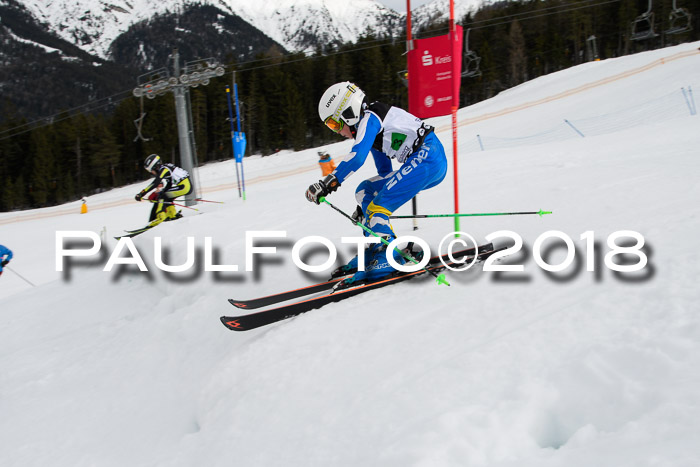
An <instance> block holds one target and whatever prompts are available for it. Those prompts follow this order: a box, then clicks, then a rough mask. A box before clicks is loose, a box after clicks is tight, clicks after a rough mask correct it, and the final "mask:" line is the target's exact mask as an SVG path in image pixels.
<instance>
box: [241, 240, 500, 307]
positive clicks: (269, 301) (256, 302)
mask: <svg viewBox="0 0 700 467" xmlns="http://www.w3.org/2000/svg"><path fill="white" fill-rule="evenodd" d="M492 249H493V245H492V244H491V243H488V244H486V245H480V246H479V252H480V253H483V252H486V251H489V250H492ZM473 254H474V248H467V249H465V250H461V251H457V252H455V253H453V255H452V256H453V257H463V256H471V255H473ZM442 259H443V261H449V260H450V259H449V255H442ZM434 264H440V256H438V255H436V256H433V257H432V258H430V261H429V262H428V266H430V265H434ZM355 272H356V271H348V273H347V274H346V275H344V276H340V277H333V278H331V279H329V280H328V281H326V282H320V283H318V284H314V285H309V286H307V287H300V288H298V289H293V290H288V291H286V292H280V293H277V294H273V295H268V296H265V297H260V298H254V299H251V300H237V299H234V298H231V299H229V303H231V305H233V306H235V307H237V308H241V309H244V310H254V309H256V308H262V307H264V306H269V305H275V304H277V303H280V302H285V301H287V300H292V299H295V298H300V297H304V296H307V295H313V294H316V293H320V292H324V291H326V290H330V289H332V288H333V287H335V285H336V284H337V283H338V282H340V281H342V280H343V279H344V278H345V277H347V276H348V275H352V274H354V273H355Z"/></svg>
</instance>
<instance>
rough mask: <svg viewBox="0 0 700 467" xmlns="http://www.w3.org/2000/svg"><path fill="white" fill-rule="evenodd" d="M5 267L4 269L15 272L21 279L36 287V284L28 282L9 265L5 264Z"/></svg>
mask: <svg viewBox="0 0 700 467" xmlns="http://www.w3.org/2000/svg"><path fill="white" fill-rule="evenodd" d="M5 268H6V269H9V270H10V271H12V272H14V273H15V274H17V276H18V277H19V278H20V279H22V280H23V281H24V282H26V283H27V284H29V285H31V286H32V287H36V285H34V284H32V283H31V282H29V281H28V280H27V279H26V278H25V277H24V276H22V274H20V273H18V272H17V271H15V270H14V269H11V268H10V266H5Z"/></svg>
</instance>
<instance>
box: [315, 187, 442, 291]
mask: <svg viewBox="0 0 700 467" xmlns="http://www.w3.org/2000/svg"><path fill="white" fill-rule="evenodd" d="M319 202H321V203H326V204H327V205H328V206H330V207H332V208H333V209H335V210H336V211H338V212H339V213H340V214H342V215H343V216H345V217H347V218H348V219H349V220H350V222H352V223H353V224H355V225H359V226H360V227H362V229H363V230H364V231H365V232H367V233H368V234H370V235H373V236H375V237H377V238H378V239H379V240H381V241H382V243H384V244H385V245H386V246H387V247H388V246H389V241H387V239H385V238H384V237H382V236H381V235H378V234H376V233H375V232H374V231H373V230H372V229H370V228H369V227H367V226H365V225H364V224H362V223H361V222H357V221H356V220H355V219H353V218H352V217H350V216H349V215H347V214H346V213H345V212H343V211H342V210H341V209H339V208H338V207H336V206H334V205H333V204H331V203H330V202H329V201H328V200H327V199H326V198H324V197H321V198H319ZM394 251H396V252H398V253H399V254H400V255H401V256H403V257H404V258H405V259H406V260H407V261H410V262H412V263H414V264H418V261H416V259H415V258H413V257H411V256H410V255H408V254H406V253H404V252H403V251H401V250H399V249H398V248H394ZM423 270H424V271H426V272H428V273H429V274H430V275H432V276H433V277H434V278H435V282H437V283H438V284H445V285H447V286H449V285H450V283H449V282H447V279H446V278H445V274H438V273H436V272H435V271H431V270H430V269H428V268H423Z"/></svg>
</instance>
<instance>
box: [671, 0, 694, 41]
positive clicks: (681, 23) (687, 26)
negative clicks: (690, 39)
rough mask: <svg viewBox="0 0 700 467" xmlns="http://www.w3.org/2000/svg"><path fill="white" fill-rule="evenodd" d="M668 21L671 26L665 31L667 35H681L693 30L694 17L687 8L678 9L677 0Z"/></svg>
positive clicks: (674, 0)
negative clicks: (692, 21)
mask: <svg viewBox="0 0 700 467" xmlns="http://www.w3.org/2000/svg"><path fill="white" fill-rule="evenodd" d="M668 20H669V22H670V23H671V26H670V27H669V28H668V29H667V30H666V31H664V33H665V34H681V33H683V32H686V31H690V30H691V29H693V26H692V23H691V20H692V15H691V14H690V12H689V11H688V10H687V9H685V8H678V6H677V5H676V0H673V8H672V10H671V13H669V15H668Z"/></svg>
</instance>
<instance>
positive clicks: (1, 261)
mask: <svg viewBox="0 0 700 467" xmlns="http://www.w3.org/2000/svg"><path fill="white" fill-rule="evenodd" d="M11 260H12V251H11V250H10V249H9V248H7V247H6V246H3V245H0V276H1V275H2V269H3V268H4V267H5V266H7V263H9V262H10V261H11Z"/></svg>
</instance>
